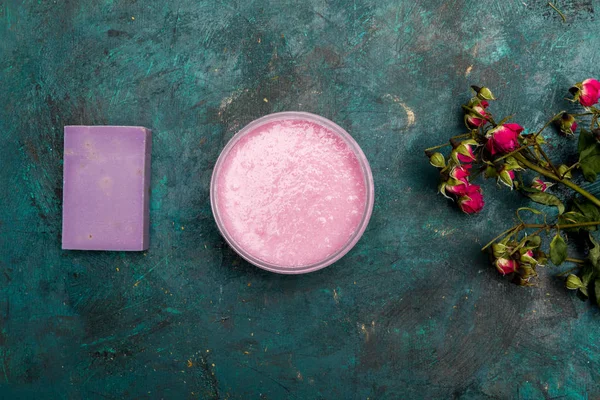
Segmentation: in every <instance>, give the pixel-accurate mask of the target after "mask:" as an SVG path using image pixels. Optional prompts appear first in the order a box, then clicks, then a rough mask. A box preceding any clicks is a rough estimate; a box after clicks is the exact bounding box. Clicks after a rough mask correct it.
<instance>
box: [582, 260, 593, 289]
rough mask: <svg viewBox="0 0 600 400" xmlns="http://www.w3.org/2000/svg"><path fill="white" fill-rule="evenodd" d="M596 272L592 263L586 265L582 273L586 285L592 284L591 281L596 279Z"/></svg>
mask: <svg viewBox="0 0 600 400" xmlns="http://www.w3.org/2000/svg"><path fill="white" fill-rule="evenodd" d="M595 272H596V271H594V268H593V267H592V266H590V265H586V266H585V268H584V269H583V274H582V275H581V282H582V283H583V285H584V286H586V287H587V286H588V285H589V284H590V282H591V281H592V279H594V276H595Z"/></svg>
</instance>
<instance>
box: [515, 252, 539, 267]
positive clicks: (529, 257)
mask: <svg viewBox="0 0 600 400" xmlns="http://www.w3.org/2000/svg"><path fill="white" fill-rule="evenodd" d="M519 261H521V262H522V263H525V264H530V265H537V263H538V262H537V260H536V259H535V258H533V251H531V250H527V251H525V252H524V253H523V254H521V258H520V260H519Z"/></svg>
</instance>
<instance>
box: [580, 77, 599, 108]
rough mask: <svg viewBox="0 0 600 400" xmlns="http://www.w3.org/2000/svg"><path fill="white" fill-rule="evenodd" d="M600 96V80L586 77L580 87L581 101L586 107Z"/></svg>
mask: <svg viewBox="0 0 600 400" xmlns="http://www.w3.org/2000/svg"><path fill="white" fill-rule="evenodd" d="M599 98H600V82H598V81H597V80H595V79H586V80H585V81H583V82H581V87H580V89H579V102H580V103H581V105H582V106H584V107H591V106H593V105H594V104H596V103H597V102H598V99H599Z"/></svg>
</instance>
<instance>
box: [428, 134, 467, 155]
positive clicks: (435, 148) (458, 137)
mask: <svg viewBox="0 0 600 400" xmlns="http://www.w3.org/2000/svg"><path fill="white" fill-rule="evenodd" d="M469 136H471V134H470V133H463V134H462V135H457V136H452V137H451V138H450V140H452V139H462V138H466V137H469ZM451 144H452V143H450V142H448V143H443V144H439V145H437V146H433V147H430V148H428V149H425V151H431V150H437V149H441V148H442V147H446V146H450V145H451Z"/></svg>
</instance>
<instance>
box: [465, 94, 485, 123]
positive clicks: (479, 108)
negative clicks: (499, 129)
mask: <svg viewBox="0 0 600 400" xmlns="http://www.w3.org/2000/svg"><path fill="white" fill-rule="evenodd" d="M488 106H489V103H488V102H487V101H485V100H482V101H480V102H479V104H477V105H474V106H473V107H471V108H472V109H473V110H474V111H476V112H477V113H479V115H481V116H482V117H485V116H487V113H486V111H485V109H486V108H487V107H488ZM479 115H477V114H476V113H468V114H467V115H466V121H467V125H469V127H470V128H478V127H480V126H482V125H484V124H485V123H486V122H487V121H486V120H485V119H483V118H481V117H480V116H479Z"/></svg>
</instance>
